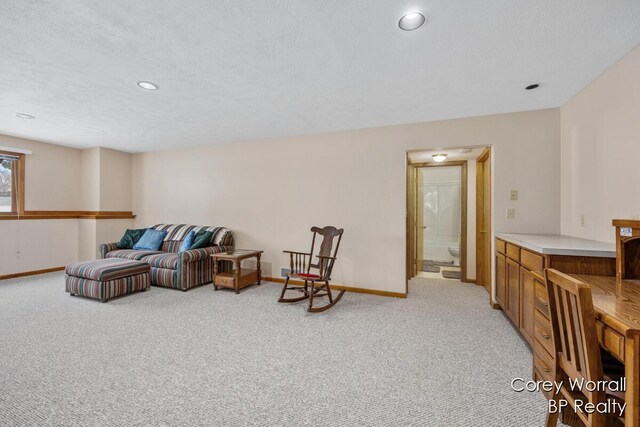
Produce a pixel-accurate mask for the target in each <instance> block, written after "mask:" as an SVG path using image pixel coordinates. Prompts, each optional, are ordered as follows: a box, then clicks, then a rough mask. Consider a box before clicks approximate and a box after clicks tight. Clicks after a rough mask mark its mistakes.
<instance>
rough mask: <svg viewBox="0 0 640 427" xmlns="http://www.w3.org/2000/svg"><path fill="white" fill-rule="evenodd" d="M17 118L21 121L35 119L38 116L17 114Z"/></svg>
mask: <svg viewBox="0 0 640 427" xmlns="http://www.w3.org/2000/svg"><path fill="white" fill-rule="evenodd" d="M16 117H18V118H20V119H29V120H31V119H35V118H36V116H32V115H31V114H25V113H16Z"/></svg>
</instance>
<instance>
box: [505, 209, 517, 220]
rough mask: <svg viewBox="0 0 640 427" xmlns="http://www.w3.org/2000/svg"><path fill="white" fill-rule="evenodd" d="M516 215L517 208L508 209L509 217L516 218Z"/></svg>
mask: <svg viewBox="0 0 640 427" xmlns="http://www.w3.org/2000/svg"><path fill="white" fill-rule="evenodd" d="M515 217H516V210H515V208H509V209H507V219H514V218H515Z"/></svg>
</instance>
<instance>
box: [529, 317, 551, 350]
mask: <svg viewBox="0 0 640 427" xmlns="http://www.w3.org/2000/svg"><path fill="white" fill-rule="evenodd" d="M534 316H535V319H534V325H533V328H534V336H535V339H536V342H535V345H539V344H541V345H542V347H544V349H545V350H546V351H548V352H549V354H554V353H555V351H554V345H553V340H552V338H553V337H552V336H551V321H550V320H549V319H547V318H546V317H544V315H543V314H542V313H540V311H539V310H535V315H534Z"/></svg>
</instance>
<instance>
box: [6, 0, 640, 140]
mask: <svg viewBox="0 0 640 427" xmlns="http://www.w3.org/2000/svg"><path fill="white" fill-rule="evenodd" d="M416 9H417V10H421V11H425V12H426V13H427V14H428V22H427V24H426V25H425V26H423V27H422V28H420V29H418V30H416V31H413V32H404V31H401V30H399V29H398V25H397V22H398V19H399V18H400V17H401V16H402V15H403V14H404V13H406V12H409V11H412V10H416ZM639 23H640V2H639V1H637V0H619V1H615V2H610V1H601V0H589V1H586V0H562V1H558V0H536V1H530V0H485V1H472V0H468V1H445V0H438V1H435V0H432V1H426V2H416V1H414V0H410V1H391V0H388V1H374V0H322V1H318V0H304V1H303V0H289V1H282V0H270V1H255V0H229V1H222V0H217V1H215V2H212V1H205V0H194V1H186V2H181V1H175V0H170V1H168V0H135V1H131V0H110V1H104V0H100V1H97V0H83V1H77V0H74V1H70V0H50V1H43V0H38V1H36V0H3V1H2V2H0V133H3V134H8V135H15V136H21V137H25V138H31V139H36V140H42V141H48V142H54V143H59V144H64V145H71V146H76V147H92V146H103V147H111V148H115V149H120V150H125V151H134V152H135V151H148V150H155V149H164V148H171V147H180V146H191V145H200V144H210V143H228V142H237V141H245V140H251V139H259V138H269V137H277V136H292V135H303V134H312V133H320V132H328V131H337V130H346V129H357V128H366V127H374V126H383V125H392V124H401V123H411V122H422V121H430V120H438V119H447V118H457V117H466V116H476V115H485V114H494V113H503V112H512V111H522V110H532V109H539V108H548V107H557V106H560V105H561V104H562V103H564V102H565V101H567V100H568V99H569V98H570V97H571V96H573V95H574V94H576V93H577V92H578V91H579V90H580V89H582V88H583V87H584V86H586V85H587V84H588V83H589V82H590V81H592V80H593V79H594V78H595V77H597V76H598V75H599V74H600V73H602V72H603V71H604V70H605V69H606V68H608V67H609V66H611V65H612V64H613V63H614V62H615V61H616V60H618V59H620V58H621V57H622V56H624V54H626V53H627V52H628V51H630V50H631V49H632V48H633V47H635V46H636V45H637V44H638V43H640V24H639ZM139 80H149V81H152V82H155V83H157V84H158V85H159V86H160V90H158V91H155V92H149V91H144V90H142V89H139V88H138V87H137V86H136V82H138V81H139ZM533 82H540V83H542V86H541V87H540V88H539V89H538V90H535V91H530V92H529V91H525V90H523V88H524V86H526V85H528V84H529V83H533ZM16 112H22V113H28V114H32V115H35V116H36V119H35V120H25V119H19V118H16V117H15V116H14V114H15V113H16Z"/></svg>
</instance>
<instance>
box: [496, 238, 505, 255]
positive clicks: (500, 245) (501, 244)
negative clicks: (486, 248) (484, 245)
mask: <svg viewBox="0 0 640 427" xmlns="http://www.w3.org/2000/svg"><path fill="white" fill-rule="evenodd" d="M496 252H499V253H501V254H504V255H506V254H507V244H506V243H505V241H504V240H500V239H496Z"/></svg>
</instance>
